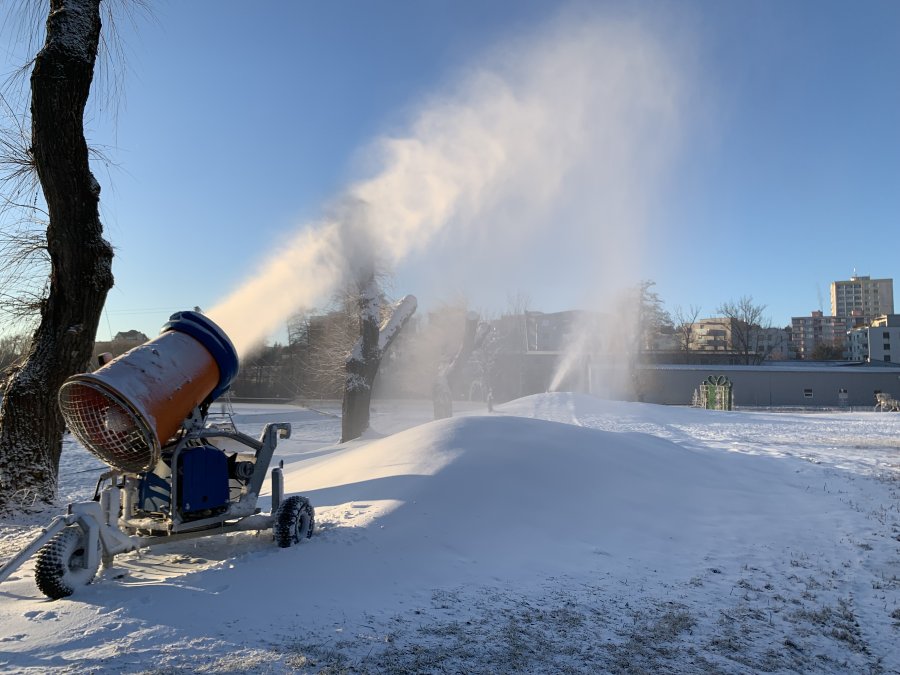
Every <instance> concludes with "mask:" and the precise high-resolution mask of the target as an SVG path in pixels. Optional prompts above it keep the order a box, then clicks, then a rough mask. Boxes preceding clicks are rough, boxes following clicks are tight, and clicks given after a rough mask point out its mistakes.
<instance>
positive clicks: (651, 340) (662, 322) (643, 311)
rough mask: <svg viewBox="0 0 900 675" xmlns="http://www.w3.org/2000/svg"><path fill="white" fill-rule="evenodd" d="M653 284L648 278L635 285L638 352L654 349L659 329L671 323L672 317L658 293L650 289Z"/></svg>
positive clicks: (654, 283)
mask: <svg viewBox="0 0 900 675" xmlns="http://www.w3.org/2000/svg"><path fill="white" fill-rule="evenodd" d="M655 285H656V282H655V281H650V280H649V279H648V280H644V281H642V282H641V283H640V284H638V286H637V295H638V301H637V302H638V317H637V328H638V352H639V353H640V352H645V351H652V350H653V349H655V348H656V343H657V339H658V337H659V335H660V329H661V328H662V327H663V326H671V324H672V318H671V317H670V316H669V313H668V312H667V311H666V310H665V308H664V307H663V302H662V300H661V299H660V297H659V294H658V293H657V292H656V291H654V290H651V289H652V288H653V287H654V286H655Z"/></svg>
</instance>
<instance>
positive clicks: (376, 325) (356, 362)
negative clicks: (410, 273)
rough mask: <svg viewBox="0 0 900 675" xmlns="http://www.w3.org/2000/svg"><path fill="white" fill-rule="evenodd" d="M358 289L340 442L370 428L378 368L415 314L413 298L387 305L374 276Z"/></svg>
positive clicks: (359, 284)
mask: <svg viewBox="0 0 900 675" xmlns="http://www.w3.org/2000/svg"><path fill="white" fill-rule="evenodd" d="M357 289H358V296H357V306H358V308H359V338H358V339H357V341H356V344H354V345H353V348H352V349H351V350H350V354H349V356H348V357H347V361H346V364H345V380H344V400H343V404H342V406H341V412H342V415H341V443H346V442H347V441H352V440H353V439H355V438H359V437H360V436H361V435H362V433H363V432H364V431H365V430H366V429H368V428H369V407H370V404H371V402H372V387H373V385H374V384H375V376H376V375H377V374H378V367H379V366H380V365H381V360H382V358H383V357H384V355H385V353H386V352H387V350H388V349H389V348H390V346H391V344H392V343H393V341H394V340H395V339H396V337H397V335H398V334H399V333H400V331H401V330H403V327H404V326H405V325H406V323H407V322H408V321H409V319H410V318H411V317H412V315H413V314H414V313H415V311H416V298H415V296H413V295H407V296H406V297H404V298H403V299H401V300H400V301H398V302H397V303H395V304H393V305H390V306H388V305H387V304H386V303H385V301H384V295H383V293H382V292H381V288H380V286H379V284H378V280H377V278H376V276H375V274H374V273H369V274H368V275H366V276H365V277H363V278H362V279H361V280H360V281H359V282H358V283H357Z"/></svg>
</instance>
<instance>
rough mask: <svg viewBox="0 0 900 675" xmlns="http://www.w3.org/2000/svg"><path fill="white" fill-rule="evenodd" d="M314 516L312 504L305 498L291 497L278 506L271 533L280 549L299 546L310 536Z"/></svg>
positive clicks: (314, 519) (313, 525) (313, 524)
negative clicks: (294, 545)
mask: <svg viewBox="0 0 900 675" xmlns="http://www.w3.org/2000/svg"><path fill="white" fill-rule="evenodd" d="M315 522H316V516H315V511H314V510H313V507H312V504H310V503H309V500H308V499H307V498H306V497H300V496H298V495H293V496H291V497H288V498H287V499H285V500H284V501H283V502H281V504H279V505H278V510H277V511H275V524H274V525H273V526H272V533H273V534H274V535H275V543H276V544H278V546H279V547H280V548H288V547H289V546H292V545H293V544H299V543H300V542H301V541H303V540H304V539H309V538H310V537H311V536H312V533H313V529H314V528H315Z"/></svg>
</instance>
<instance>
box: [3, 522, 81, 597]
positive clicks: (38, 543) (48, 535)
mask: <svg viewBox="0 0 900 675" xmlns="http://www.w3.org/2000/svg"><path fill="white" fill-rule="evenodd" d="M70 519H71V516H56V518H54V519H53V520H51V521H50V524H49V525H48V526H47V527H45V528H44V529H43V531H42V532H41V533H40V534H39V535H38V536H37V538H36V539H35V540H34V541H32V542H31V543H30V544H28V546H26V547H25V548H23V549H22V550H21V551H19V553H18V554H16V555H15V556H14V557H13V558H12V559H11V560H9V561H7V563H6V564H5V565H4V566H3V567H0V582H3V581H5V580H6V579H7V578H8V577H9V575H10V574H12V573H13V572H15V571H16V570H17V569H19V568H20V567H21V566H22V565H23V564H24V563H25V561H26V560H28V559H29V558H30V557H31V556H33V555H34V554H35V553H37V552H38V550H39V549H40V548H41V547H42V546H43V545H44V544H46V543H47V542H48V541H50V540H51V539H53V537H54V536H56V534H57V533H59V532H61V531H62V530H63V529H65V528H66V527H68V526H69V525H71V524H72V523H74V522H75V521H74V519H71V522H70Z"/></svg>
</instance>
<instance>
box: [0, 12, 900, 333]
mask: <svg viewBox="0 0 900 675" xmlns="http://www.w3.org/2000/svg"><path fill="white" fill-rule="evenodd" d="M595 4H597V5H599V4H600V3H595ZM620 4H621V3H620ZM612 6H613V7H614V8H615V7H617V4H616V3H613V4H612ZM627 6H628V7H630V8H631V11H635V12H636V13H639V14H640V15H641V16H643V17H645V18H646V20H647V21H648V22H650V23H653V24H654V26H655V27H656V28H655V29H656V30H657V31H658V32H660V33H661V34H663V35H665V34H667V33H670V34H671V36H672V37H673V40H674V41H675V42H677V44H679V45H680V46H681V51H682V53H683V52H684V47H685V46H687V47H689V49H688V50H687V51H688V52H689V54H690V58H689V59H688V61H689V63H690V81H691V97H692V98H691V100H690V101H689V103H688V105H687V106H686V107H685V110H684V115H685V117H686V122H685V123H684V124H683V137H682V140H681V145H680V147H679V149H678V151H677V152H676V153H675V156H674V158H673V160H672V163H671V166H670V168H669V170H668V171H667V173H666V180H664V181H663V182H662V183H661V185H662V187H661V188H660V189H659V190H657V191H655V193H654V194H653V195H652V197H648V198H650V199H652V200H653V202H654V205H655V207H656V208H655V209H654V212H653V216H652V222H651V223H649V224H648V235H647V237H646V241H645V242H644V244H645V246H646V247H647V250H648V259H651V260H652V261H653V264H652V269H650V270H644V271H643V273H642V274H641V276H643V277H649V278H651V279H653V280H655V281H656V283H657V287H656V290H657V291H658V292H659V294H660V296H661V297H662V299H663V300H664V302H665V303H666V306H667V307H668V308H669V309H672V308H674V307H675V306H676V305H682V306H685V307H686V306H688V305H692V304H693V305H699V306H700V307H701V309H702V314H703V315H704V316H708V315H713V314H714V313H715V308H716V307H717V306H718V305H719V304H721V303H722V302H724V301H728V300H734V299H737V298H738V297H740V296H742V295H751V296H753V298H754V299H755V300H756V301H757V302H759V303H762V304H765V305H767V306H768V311H767V313H768V314H769V316H770V317H771V319H772V321H773V323H774V324H775V325H785V324H787V323H788V322H789V320H790V317H791V316H796V315H804V314H808V313H809V312H810V311H811V310H813V309H817V308H818V307H819V304H820V300H819V296H820V295H821V299H822V303H823V309H824V310H825V312H826V313H828V291H829V283H830V282H831V281H833V280H836V279H846V278H849V276H850V274H851V273H852V272H853V270H854V269H855V270H856V271H857V272H858V273H859V274H863V275H870V276H872V277H894V278H897V277H898V276H900V275H898V264H897V261H898V255H897V246H896V243H897V232H898V224H900V223H898V220H900V124H898V120H900V73H898V69H900V3H898V2H894V1H888V2H872V1H865V2H858V3H851V2H818V1H817V2H812V1H809V2H801V1H795V2H781V1H774V2H770V1H757V2H740V3H739V2H713V1H712V0H706V1H702V2H680V3H670V2H659V3H654V2H645V3H639V4H636V5H635V4H634V3H629V4H628V5H627ZM561 7H563V5H562V4H558V3H552V2H547V1H546V0H539V1H535V2H530V1H526V0H504V1H499V0H479V1H472V2H469V1H461V0H428V1H422V0H403V1H401V0H390V1H388V0H377V1H376V0H372V1H367V2H350V1H344V2H311V1H291V2H260V3H247V2H238V1H233V0H224V1H223V0H218V1H216V2H213V1H212V0H203V1H201V0H194V1H191V2H180V1H174V0H170V1H169V2H162V3H154V7H153V10H152V17H150V18H148V17H146V16H144V15H141V14H138V15H136V16H135V19H134V23H132V22H130V21H125V20H121V21H119V32H120V35H121V39H122V43H123V46H124V48H125V51H126V57H127V72H126V73H125V77H124V80H123V84H124V93H123V95H122V98H121V99H120V101H119V104H118V114H117V115H115V116H113V115H111V114H110V105H109V104H107V105H106V106H105V107H104V110H103V111H102V112H101V113H99V114H98V113H97V110H96V108H95V109H94V113H93V115H92V118H91V119H90V120H89V121H88V124H89V136H90V139H91V140H92V141H94V142H96V143H99V144H101V145H104V146H108V147H107V148H106V152H107V154H108V155H110V156H111V158H112V159H113V160H114V162H115V163H116V166H115V167H113V168H111V169H109V170H107V169H106V168H104V167H102V166H101V165H97V166H95V174H96V175H97V177H98V180H99V181H100V183H101V185H102V187H103V193H102V204H103V213H102V215H103V219H104V223H105V227H106V231H107V236H108V238H109V239H110V240H111V242H112V243H113V244H114V246H115V247H116V258H115V262H114V273H115V277H116V285H115V287H114V288H113V289H112V291H111V292H110V295H109V299H108V302H107V311H106V313H105V315H104V317H103V319H102V320H101V326H100V333H99V335H98V338H100V339H104V338H108V337H109V335H110V333H115V332H117V331H120V330H127V329H131V328H136V329H139V330H142V331H144V332H145V333H147V334H150V335H152V334H154V333H155V332H156V331H157V330H158V327H159V326H160V324H161V323H162V322H163V321H164V320H165V318H166V316H167V315H168V313H170V312H171V311H174V310H177V309H182V308H189V307H193V306H194V305H200V306H201V307H209V306H210V305H213V304H215V303H216V301H217V300H219V299H220V298H221V297H222V296H223V295H225V294H226V293H227V292H228V291H229V290H231V289H232V288H234V287H235V286H236V285H237V284H238V283H239V282H240V280H241V279H243V278H245V277H246V276H248V275H250V274H253V273H254V269H255V266H258V265H261V264H263V263H262V262H261V261H263V260H265V257H266V256H267V255H268V254H269V253H270V252H271V251H273V250H277V248H278V245H279V243H280V242H283V241H285V240H286V239H287V238H288V236H289V234H290V233H292V232H294V231H295V230H296V229H297V228H298V227H299V226H300V225H301V224H303V223H304V222H305V221H308V220H309V219H312V218H315V217H317V216H318V215H320V214H321V213H322V209H323V208H324V207H325V206H326V205H327V204H328V203H329V200H332V199H333V198H334V196H335V195H337V194H339V193H340V191H341V189H342V187H343V186H345V185H346V184H347V182H348V180H350V179H351V178H353V177H356V176H357V175H358V174H359V172H360V163H361V161H360V152H361V149H362V148H364V147H366V145H367V144H369V143H370V142H371V141H372V139H374V138H376V137H377V136H379V135H380V134H384V133H397V130H398V129H402V128H403V125H404V123H405V122H406V120H407V119H408V116H409V112H410V110H411V109H414V108H415V107H416V106H417V104H418V102H419V101H421V100H422V99H423V97H428V96H431V95H433V94H434V93H435V92H440V91H441V90H442V87H444V86H445V85H446V83H448V82H452V81H453V79H454V78H455V77H456V76H457V75H458V74H459V73H460V72H463V71H465V70H466V69H467V68H471V67H473V66H477V65H478V63H479V59H480V58H482V55H483V54H485V53H487V52H489V50H491V49H493V48H494V46H495V45H497V44H503V43H504V41H508V40H509V39H511V38H515V37H516V36H518V35H522V34H528V33H529V32H530V31H533V30H534V29H535V27H536V26H538V25H540V24H541V23H542V22H546V21H548V20H552V19H553V17H554V16H555V15H556V14H557V13H558V12H559V10H560V8H561ZM4 39H5V40H7V41H8V39H9V37H8V36H6V37H5V38H4ZM0 56H5V57H6V60H7V63H6V68H5V69H4V72H8V71H9V70H11V69H12V67H13V66H14V65H16V64H15V63H14V62H13V61H14V59H15V58H16V53H15V52H13V53H4V52H0ZM524 142H527V139H523V143H524ZM551 229H552V231H553V232H554V236H558V237H561V238H565V236H566V232H565V223H564V222H560V223H556V224H554V225H553V227H552V228H551ZM516 255H518V256H521V257H523V259H524V260H523V262H524V264H525V265H526V266H530V267H531V268H532V269H534V270H542V273H541V274H535V275H534V277H533V278H532V277H521V276H520V277H511V278H510V281H509V287H500V286H501V285H502V284H497V283H495V280H494V281H492V282H491V284H490V287H488V284H485V285H484V286H481V287H479V285H478V284H477V283H475V284H470V285H468V286H465V287H463V288H452V289H451V288H440V286H439V285H438V284H436V283H435V281H434V280H433V279H429V280H427V281H426V280H424V278H421V279H420V275H421V273H422V267H423V264H427V261H428V260H429V258H427V257H426V258H424V259H422V260H417V259H411V260H409V261H407V262H406V263H401V264H400V265H399V267H398V269H397V275H396V280H395V285H394V286H395V287H394V291H395V292H396V293H397V294H402V293H407V292H412V293H415V294H417V295H418V296H419V299H420V303H422V304H423V305H424V306H425V307H428V306H430V305H433V304H436V303H437V302H439V301H443V300H451V299H452V296H453V294H454V292H456V291H461V292H464V293H466V295H467V296H468V298H469V300H470V302H471V303H472V304H473V305H474V306H476V307H479V308H484V309H486V310H488V311H495V312H499V311H502V310H503V309H505V304H506V297H507V295H508V294H510V293H515V292H523V293H525V294H527V295H528V296H530V298H531V305H532V308H533V309H538V310H544V311H557V310H562V309H569V308H575V307H578V306H579V305H580V303H581V302H582V300H583V298H584V295H585V294H584V292H583V288H581V286H583V285H584V284H587V283H589V282H588V279H589V278H590V274H589V270H588V269H587V267H589V264H588V263H585V262H584V261H573V262H572V263H571V264H569V263H563V262H561V261H558V260H548V259H547V257H546V256H544V255H543V251H542V250H541V247H540V246H534V247H531V248H530V249H529V248H527V247H526V248H525V249H523V250H519V251H518V252H517V253H516ZM578 265H585V266H586V268H585V269H584V270H580V269H578ZM473 276H477V275H473ZM476 281H477V280H476ZM529 281H531V282H533V285H531V286H529ZM248 320H252V319H248Z"/></svg>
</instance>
